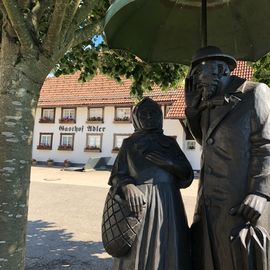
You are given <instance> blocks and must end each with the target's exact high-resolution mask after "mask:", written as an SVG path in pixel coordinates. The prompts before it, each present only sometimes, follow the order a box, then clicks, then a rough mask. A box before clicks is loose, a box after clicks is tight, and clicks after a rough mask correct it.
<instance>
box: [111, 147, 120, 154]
mask: <svg viewBox="0 0 270 270" xmlns="http://www.w3.org/2000/svg"><path fill="white" fill-rule="evenodd" d="M119 150H120V148H119V147H114V148H113V149H112V153H117V152H119Z"/></svg>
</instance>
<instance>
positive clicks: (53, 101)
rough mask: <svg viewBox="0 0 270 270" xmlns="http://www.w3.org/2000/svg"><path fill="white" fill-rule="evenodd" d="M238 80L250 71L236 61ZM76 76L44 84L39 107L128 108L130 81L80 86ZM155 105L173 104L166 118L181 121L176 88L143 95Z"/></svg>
mask: <svg viewBox="0 0 270 270" xmlns="http://www.w3.org/2000/svg"><path fill="white" fill-rule="evenodd" d="M232 74H233V75H238V76H239V77H242V78H246V79H247V80H251V78H252V69H251V67H250V66H248V65H247V63H246V62H243V61H238V66H237V68H236V69H235V70H234V72H233V73H232ZM78 77H79V73H75V74H73V75H65V76H60V77H58V78H56V77H52V78H48V79H46V81H45V82H44V84H43V86H42V89H41V93H40V98H39V102H38V106H39V107H65V106H66V107H67V106H90V105H121V104H123V105H127V104H129V105H131V104H133V103H134V101H133V100H132V98H131V97H130V92H129V91H130V85H131V81H129V80H124V82H123V83H122V84H119V83H117V82H115V81H114V80H112V79H109V78H107V77H105V76H104V75H101V74H99V75H97V76H95V77H94V78H93V79H92V80H91V81H89V82H85V83H81V82H79V81H78ZM146 95H149V96H151V97H152V98H153V99H154V100H155V101H157V102H161V103H162V102H164V103H171V102H174V103H173V106H172V108H171V109H170V111H169V113H168V115H167V117H168V118H172V119H184V118H185V99H184V90H183V88H179V89H176V90H170V91H167V92H164V91H161V90H160V88H158V87H154V89H153V91H151V92H150V93H146Z"/></svg>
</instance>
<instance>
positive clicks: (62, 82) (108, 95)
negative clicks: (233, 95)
mask: <svg viewBox="0 0 270 270" xmlns="http://www.w3.org/2000/svg"><path fill="white" fill-rule="evenodd" d="M78 78H79V73H75V74H73V75H66V76H60V77H58V78H56V77H52V78H47V79H46V81H45V82H44V84H43V86H42V89H41V93H40V98H39V102H38V106H39V107H48V106H54V107H57V106H61V107H64V106H87V105H98V104H99V105H110V104H111V105H119V104H133V103H134V100H132V98H131V97H130V86H131V81H129V80H124V82H123V83H122V84H119V83H117V82H116V81H114V80H112V79H109V78H107V77H105V76H104V75H101V74H99V75H97V76H95V77H94V78H93V79H92V80H91V81H88V82H85V83H82V82H79V81H78ZM177 91H178V90H170V91H167V92H164V91H161V90H160V89H159V88H158V87H154V89H153V91H151V92H150V93H148V94H149V96H151V97H152V98H153V99H154V100H156V101H157V102H171V101H175V100H176V93H177Z"/></svg>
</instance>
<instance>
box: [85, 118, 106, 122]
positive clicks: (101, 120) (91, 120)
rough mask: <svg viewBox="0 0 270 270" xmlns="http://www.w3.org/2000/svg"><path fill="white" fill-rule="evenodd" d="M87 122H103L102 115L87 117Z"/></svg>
mask: <svg viewBox="0 0 270 270" xmlns="http://www.w3.org/2000/svg"><path fill="white" fill-rule="evenodd" d="M86 122H87V123H103V118H102V117H95V116H93V117H89V118H88V119H87V121H86Z"/></svg>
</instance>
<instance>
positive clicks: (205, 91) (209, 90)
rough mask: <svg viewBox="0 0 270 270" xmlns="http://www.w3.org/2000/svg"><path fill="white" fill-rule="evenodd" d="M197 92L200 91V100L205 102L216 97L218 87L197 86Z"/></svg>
mask: <svg viewBox="0 0 270 270" xmlns="http://www.w3.org/2000/svg"><path fill="white" fill-rule="evenodd" d="M197 89H198V90H197V91H201V93H202V100H204V101H206V100H209V99H211V98H213V97H214V96H216V95H217V92H218V85H217V84H215V83H214V84H210V85H209V84H198V85H197Z"/></svg>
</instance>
